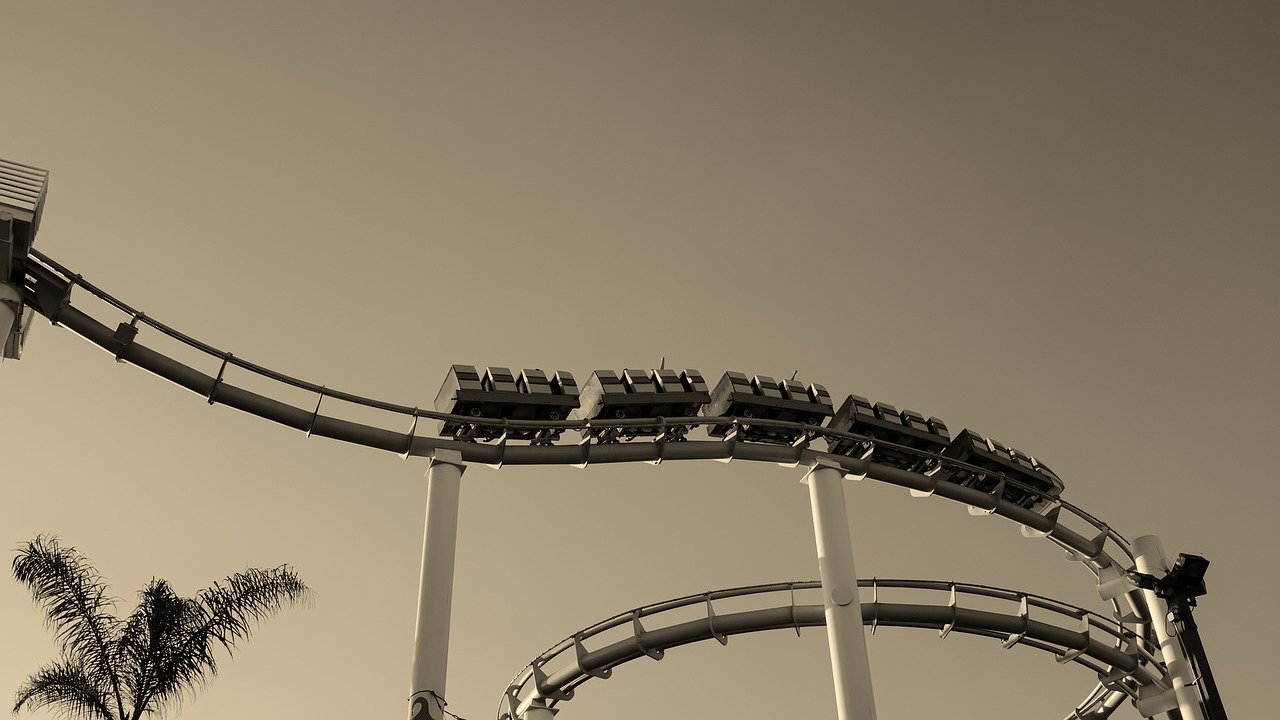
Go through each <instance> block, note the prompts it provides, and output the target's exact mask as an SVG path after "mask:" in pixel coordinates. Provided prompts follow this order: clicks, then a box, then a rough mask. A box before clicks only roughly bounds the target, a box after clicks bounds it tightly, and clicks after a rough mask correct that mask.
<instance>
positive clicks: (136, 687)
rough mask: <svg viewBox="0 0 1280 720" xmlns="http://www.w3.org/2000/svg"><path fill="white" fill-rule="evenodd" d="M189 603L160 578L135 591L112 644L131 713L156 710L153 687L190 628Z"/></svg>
mask: <svg viewBox="0 0 1280 720" xmlns="http://www.w3.org/2000/svg"><path fill="white" fill-rule="evenodd" d="M191 606H192V601H191V600H187V599H184V598H180V597H178V595H177V593H175V592H174V591H173V588H172V587H171V586H170V585H169V583H168V582H166V581H164V580H156V579H153V580H152V581H151V582H150V583H148V584H147V586H146V587H144V588H143V589H142V590H140V591H139V592H138V607H137V608H135V609H134V611H133V613H132V614H130V616H129V618H128V619H127V620H126V621H125V623H124V629H123V631H122V632H121V634H120V638H119V642H118V643H117V646H116V651H117V654H116V666H117V668H119V671H120V677H121V683H122V685H123V690H124V694H125V696H126V697H127V698H128V700H129V703H130V705H131V706H132V707H133V717H139V716H141V715H142V714H143V713H158V712H160V709H161V708H160V707H159V705H158V704H157V702H156V689H157V686H158V685H159V684H160V683H162V682H163V681H164V679H163V677H164V674H165V672H166V670H165V669H166V668H168V667H170V666H171V665H173V664H174V661H173V656H174V654H175V653H176V652H179V650H180V648H181V647H182V646H183V645H184V644H185V643H186V639H187V638H188V637H189V635H190V632H191V630H192V629H193V627H192V626H193V612H192V607H191Z"/></svg>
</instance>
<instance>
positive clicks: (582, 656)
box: [573, 633, 613, 680]
mask: <svg viewBox="0 0 1280 720" xmlns="http://www.w3.org/2000/svg"><path fill="white" fill-rule="evenodd" d="M573 654H574V657H575V658H577V661H578V672H584V673H586V674H588V675H590V676H591V677H595V678H600V679H601V680H608V679H609V678H610V677H611V676H612V675H613V668H605V669H603V670H588V669H587V668H586V666H585V665H584V664H583V662H582V661H583V660H586V659H587V649H586V648H585V647H583V646H582V633H576V634H574V636H573Z"/></svg>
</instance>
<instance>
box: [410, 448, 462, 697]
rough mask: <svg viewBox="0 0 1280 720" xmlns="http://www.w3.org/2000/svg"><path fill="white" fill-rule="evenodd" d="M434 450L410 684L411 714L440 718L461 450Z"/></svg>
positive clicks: (456, 523) (428, 489)
mask: <svg viewBox="0 0 1280 720" xmlns="http://www.w3.org/2000/svg"><path fill="white" fill-rule="evenodd" d="M442 455H443V453H442V452H437V453H436V457H435V458H433V459H432V460H431V465H430V466H429V467H428V468H427V516H426V522H425V527H424V528H423V532H422V580H421V585H420V586H419V589H418V623H417V626H416V628H415V630H414V633H413V635H414V637H413V685H412V687H411V690H412V693H413V694H412V695H411V696H410V698H409V720H444V705H443V701H444V682H445V673H446V671H447V669H448V664H449V618H450V614H451V611H452V608H453V561H454V555H455V551H456V549H457V545H458V496H459V492H460V490H461V485H462V483H461V480H462V471H463V470H464V469H465V467H464V466H463V465H462V458H461V455H457V457H456V458H448V459H445V458H443V457H442Z"/></svg>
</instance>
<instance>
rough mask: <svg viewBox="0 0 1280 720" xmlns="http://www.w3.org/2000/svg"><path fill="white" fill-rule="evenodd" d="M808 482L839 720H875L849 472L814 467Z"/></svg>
mask: <svg viewBox="0 0 1280 720" xmlns="http://www.w3.org/2000/svg"><path fill="white" fill-rule="evenodd" d="M804 482H806V483H808V484H809V503H810V506H811V509H812V510H813V534H814V537H815V539H816V540H817V545H818V571H819V573H820V574H821V576H822V605H823V609H824V610H825V613H826V618H827V644H828V645H829V646H830V648H831V673H832V676H833V677H834V678H835V689H836V715H837V717H838V718H839V720H875V718H876V703H875V698H874V697H872V694H871V664H870V663H869V662H868V660H867V640H866V636H865V635H864V634H863V632H864V631H863V629H862V603H861V602H860V601H859V600H858V574H857V572H856V571H855V570H854V567H853V537H852V536H851V535H850V533H849V514H848V511H847V510H846V509H845V504H844V486H843V482H844V471H843V470H841V469H839V468H836V467H832V466H830V465H823V464H818V465H814V466H813V468H812V469H811V470H810V471H809V474H808V475H806V476H805V478H804Z"/></svg>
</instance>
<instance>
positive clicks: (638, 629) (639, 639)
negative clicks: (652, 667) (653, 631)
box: [631, 610, 663, 660]
mask: <svg viewBox="0 0 1280 720" xmlns="http://www.w3.org/2000/svg"><path fill="white" fill-rule="evenodd" d="M631 630H632V632H633V633H635V638H636V647H638V648H640V651H641V652H643V653H644V654H645V655H648V656H649V657H651V658H653V659H654V660H661V659H662V655H663V652H662V651H661V650H657V649H654V648H647V647H645V646H644V636H645V635H646V634H647V631H646V630H645V629H644V626H643V625H641V624H640V611H639V610H632V611H631Z"/></svg>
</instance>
